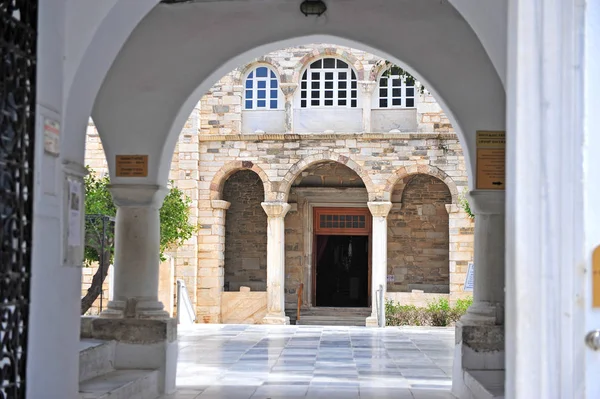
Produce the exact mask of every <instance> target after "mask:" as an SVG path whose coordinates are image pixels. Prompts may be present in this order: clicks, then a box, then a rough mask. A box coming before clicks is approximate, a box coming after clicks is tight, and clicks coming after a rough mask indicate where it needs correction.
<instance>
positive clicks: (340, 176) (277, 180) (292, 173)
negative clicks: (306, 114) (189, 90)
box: [86, 44, 473, 323]
mask: <svg viewBox="0 0 600 399" xmlns="http://www.w3.org/2000/svg"><path fill="white" fill-rule="evenodd" d="M324 57H337V58H341V59H344V60H345V61H347V62H348V63H349V64H350V65H352V67H353V68H354V70H355V71H356V74H357V80H358V82H359V85H358V86H359V104H358V108H363V113H362V116H363V130H364V132H360V133H349V132H342V131H340V132H334V133H332V132H330V131H329V128H328V127H327V126H325V125H323V126H322V127H321V125H319V131H318V132H312V131H311V132H307V133H303V134H294V133H293V131H294V129H293V126H294V122H293V117H294V115H296V116H297V114H295V113H294V112H293V111H294V109H297V108H298V107H299V105H298V104H299V101H297V100H298V98H297V97H298V96H299V90H297V87H298V84H297V83H298V82H299V80H300V76H301V73H302V71H303V68H305V67H306V66H307V65H309V64H310V63H311V62H312V61H314V60H316V59H318V58H324ZM258 65H267V66H269V67H271V68H272V69H273V70H274V71H275V72H276V73H277V75H278V78H279V82H280V87H279V89H280V90H281V96H280V101H282V105H283V103H285V104H284V105H285V107H282V108H281V109H280V110H278V112H285V113H286V123H285V124H286V133H282V134H268V133H266V134H265V133H260V132H254V133H250V134H248V133H247V132H243V131H242V119H243V113H244V112H245V111H243V109H242V96H243V90H244V89H243V80H244V78H245V75H246V74H247V72H249V71H250V70H251V69H253V68H254V67H256V66H258ZM384 69H385V62H384V60H383V59H381V58H379V57H376V56H374V55H372V54H368V53H365V52H362V51H359V50H354V49H350V48H346V47H343V46H332V45H328V44H311V45H306V46H300V47H296V48H288V49H282V50H280V51H275V52H272V53H269V54H266V55H265V56H263V57H260V58H258V59H255V60H252V61H250V62H249V63H247V64H245V65H242V66H240V67H239V68H238V69H236V70H234V71H232V72H231V73H229V74H227V75H226V76H224V77H223V78H222V79H220V80H219V81H218V82H217V83H216V84H215V85H214V86H213V87H212V88H211V89H210V90H209V91H208V92H207V93H206V95H205V96H203V97H202V98H201V99H200V101H199V102H198V104H197V106H196V108H195V109H194V110H193V111H192V113H191V115H190V117H189V119H188V120H187V122H186V124H185V126H184V127H183V129H182V132H181V135H180V137H179V140H178V142H177V146H176V149H175V152H174V155H173V162H172V165H171V172H170V176H169V177H170V180H172V182H173V184H174V185H176V186H177V187H179V188H180V189H182V190H183V191H184V192H185V193H186V195H188V196H189V197H190V198H191V199H192V206H191V209H190V211H191V218H190V220H191V222H192V223H194V224H196V225H197V226H198V233H197V235H195V236H194V237H192V238H191V239H190V240H188V241H187V242H186V243H185V244H184V245H183V246H181V247H180V248H178V249H177V250H176V251H175V253H174V254H173V256H174V257H175V261H174V267H175V272H174V278H175V279H183V280H184V281H185V283H186V285H187V287H188V289H189V294H190V296H191V299H192V302H193V303H194V305H195V306H196V309H197V314H198V319H199V321H200V322H204V323H208V322H219V321H221V317H222V299H223V296H222V291H223V287H224V285H225V282H226V280H227V282H228V283H229V285H230V287H229V288H230V289H232V290H235V289H236V287H233V286H231V282H232V281H230V280H229V277H228V276H226V270H225V267H224V266H225V263H227V269H228V268H229V264H230V263H231V264H234V263H236V262H237V266H235V267H239V268H241V269H239V270H245V272H244V273H246V277H244V278H243V280H244V281H245V282H244V284H245V285H250V286H252V289H253V291H255V290H256V289H264V285H263V286H262V287H263V288H261V287H258V286H255V285H252V284H253V283H254V281H252V280H253V279H256V280H260V281H264V280H265V278H266V273H265V270H266V269H265V267H266V263H265V261H264V260H263V259H264V258H266V244H265V245H264V246H263V248H265V250H264V252H263V256H264V258H260V259H259V260H258V269H255V267H256V261H255V259H258V258H257V257H256V256H254V255H252V256H251V257H249V258H252V259H254V260H246V262H245V263H244V260H243V259H242V258H240V257H239V256H238V257H237V258H235V257H234V256H233V254H232V253H229V254H226V251H227V249H226V231H227V232H228V233H229V232H230V231H236V229H237V231H238V232H239V231H240V230H239V229H240V223H241V224H242V225H243V223H244V217H243V215H242V216H241V215H240V214H239V212H238V211H237V210H236V208H237V206H236V205H235V202H236V200H233V201H232V205H231V208H233V209H231V208H229V207H230V205H229V203H228V202H227V201H223V199H224V196H223V194H224V189H225V187H226V182H227V180H228V178H229V177H230V176H231V175H232V174H234V173H235V172H236V171H238V170H251V171H253V172H255V173H256V175H258V176H259V178H260V186H261V188H262V187H264V189H265V191H264V196H263V197H262V198H260V199H259V198H258V195H257V196H256V198H255V199H253V201H254V202H255V203H258V204H259V206H260V201H265V200H266V201H288V202H290V203H291V204H292V206H293V208H292V211H290V212H289V213H288V215H287V217H286V230H285V235H286V280H285V293H286V298H285V299H286V303H287V304H288V306H290V307H294V306H295V303H296V300H297V297H296V290H297V288H298V286H299V284H300V283H304V285H305V288H304V293H305V294H304V295H305V297H304V302H305V303H306V301H307V300H308V296H309V295H310V293H309V291H310V289H309V284H310V278H311V275H310V270H309V266H310V257H311V254H310V252H309V250H310V239H309V240H307V239H306V237H307V234H306V231H307V230H308V229H310V226H309V212H310V208H309V204H310V203H311V201H312V202H315V201H316V202H319V201H321V202H327V201H333V203H336V202H337V203H341V202H344V201H345V202H348V201H349V202H351V203H352V204H353V206H366V202H367V201H369V200H370V201H374V200H375V201H377V200H383V201H388V200H392V201H393V202H398V203H399V202H401V201H402V199H401V198H399V199H397V198H392V197H393V191H394V188H395V187H396V186H398V185H401V184H402V181H403V179H404V178H405V177H406V176H411V175H414V174H419V173H420V174H427V175H431V176H434V177H436V178H439V179H441V180H443V182H444V184H446V185H448V187H449V188H450V191H451V194H452V204H451V205H449V206H448V207H446V209H447V211H448V219H449V262H448V264H449V272H450V278H449V280H450V281H449V286H450V289H449V290H450V297H451V298H452V297H459V296H465V295H470V293H464V292H463V291H462V287H463V283H464V278H465V274H466V271H467V267H468V266H467V265H468V262H469V261H472V257H473V253H472V252H473V222H472V220H470V219H469V218H468V217H467V216H466V214H465V213H464V212H463V211H462V210H461V209H460V208H459V207H458V205H457V204H456V198H457V195H458V193H459V192H460V191H463V190H465V189H466V188H467V173H466V168H465V164H464V159H463V154H462V148H461V145H460V143H459V142H458V138H457V137H456V135H455V134H454V132H453V129H452V126H451V124H450V122H449V120H448V118H447V116H446V115H445V114H444V113H443V111H442V109H441V108H440V106H439V104H438V103H437V102H436V101H435V99H434V98H433V97H432V96H431V95H430V94H429V92H428V91H427V90H425V91H424V93H422V94H420V95H418V96H417V98H416V103H415V108H414V109H389V111H390V112H389V113H388V111H385V114H386V118H391V120H392V119H393V120H396V119H397V120H398V121H401V120H402V118H407V117H409V118H413V120H414V119H416V121H415V123H412V126H413V128H412V130H407V131H404V130H402V132H399V131H397V130H392V131H390V132H383V133H379V132H373V131H371V130H369V129H367V128H368V127H369V126H371V125H370V124H369V122H368V121H369V119H370V118H371V117H370V116H369V108H370V107H372V109H373V111H376V109H377V106H376V105H375V104H376V99H377V98H376V97H377V83H376V82H377V80H378V77H379V75H380V73H381V72H382V71H383V70H384ZM371 97H372V100H369V98H371ZM330 111H331V112H334V113H335V112H336V110H335V109H333V108H332V109H331V110H330ZM379 111H380V112H383V111H382V110H379ZM261 117H262V116H261ZM296 122H299V121H296ZM316 123H320V122H319V121H316ZM415 126H416V128H415ZM86 164H87V165H90V166H91V167H92V169H94V170H95V171H96V173H99V174H101V175H102V174H105V173H107V162H106V160H105V158H104V152H103V151H102V145H101V143H100V139H99V136H98V134H97V131H96V129H95V127H94V125H93V123H92V122H91V120H90V125H89V127H88V136H87V147H86ZM399 181H400V183H399V184H397V183H398V182H399ZM332 187H337V188H340V187H343V188H345V189H346V190H349V191H346V192H335V191H334V192H329V193H325V194H326V195H322V194H323V193H321V194H317V193H315V192H312V191H310V190H312V188H321V189H325V190H330V189H331V188H332ZM302 190H305V191H302ZM306 190H308V191H306ZM352 190H355V191H352ZM356 190H358V191H356ZM230 194H233V193H230ZM230 194H227V195H226V197H227V198H230V197H231V195H230ZM255 194H256V193H255ZM288 196H289V198H288ZM228 201H229V200H228ZM255 208H256V207H254V208H252V209H255ZM256 209H257V213H256V214H257V215H261V217H264V221H261V222H256V223H255V226H257V228H259V227H260V228H264V229H265V230H264V232H258V231H256V234H254V235H255V236H257V237H258V236H261V237H263V238H264V240H265V241H264V242H265V243H266V215H265V213H264V211H263V210H262V209H258V208H256ZM257 217H258V216H257ZM226 224H227V226H226ZM244 228H245V227H243V226H242V229H244ZM230 238H231V236H229V239H230ZM261 245H262V244H261ZM229 247H230V248H235V244H233V245H229ZM226 257H227V261H226V259H225V258H226ZM248 270H255V271H258V272H260V273H259V274H260V275H259V274H256V273H255V274H252V276H251V275H250V273H247V271H248ZM239 284H240V282H238V283H237V286H239ZM261 284H262V283H261ZM446 285H447V282H446Z"/></svg>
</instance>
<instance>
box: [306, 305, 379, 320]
mask: <svg viewBox="0 0 600 399" xmlns="http://www.w3.org/2000/svg"><path fill="white" fill-rule="evenodd" d="M370 315H371V308H325V307H318V308H310V309H306V310H301V311H300V318H302V317H303V316H332V317H337V316H356V317H359V316H361V317H362V316H364V317H369V316H370Z"/></svg>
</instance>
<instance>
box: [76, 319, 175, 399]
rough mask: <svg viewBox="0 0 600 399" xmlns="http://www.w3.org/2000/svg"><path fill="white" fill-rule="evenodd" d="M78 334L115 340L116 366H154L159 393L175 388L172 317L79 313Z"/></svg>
mask: <svg viewBox="0 0 600 399" xmlns="http://www.w3.org/2000/svg"><path fill="white" fill-rule="evenodd" d="M81 338H87V339H98V340H103V341H116V346H115V354H114V356H115V358H114V364H113V367H114V368H115V369H117V370H120V369H127V370H131V369H140V370H141V369H143V370H148V369H155V370H157V371H158V392H159V394H161V395H162V394H171V393H173V392H175V389H176V385H175V382H176V375H177V354H178V346H177V321H176V320H175V319H172V318H167V319H163V320H139V319H120V320H116V319H103V318H100V317H82V318H81Z"/></svg>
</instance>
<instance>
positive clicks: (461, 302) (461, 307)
mask: <svg viewBox="0 0 600 399" xmlns="http://www.w3.org/2000/svg"><path fill="white" fill-rule="evenodd" d="M472 304H473V298H472V297H469V298H464V299H457V300H456V303H455V304H454V309H456V310H457V311H458V312H461V314H465V313H467V309H468V308H469V306H471V305H472Z"/></svg>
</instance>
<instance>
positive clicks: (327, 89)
mask: <svg viewBox="0 0 600 399" xmlns="http://www.w3.org/2000/svg"><path fill="white" fill-rule="evenodd" d="M357 94H358V90H357V83H356V73H355V72H354V70H353V69H352V67H350V65H348V63H346V62H344V61H342V60H338V59H336V58H324V59H321V60H317V61H315V62H313V63H312V64H310V66H309V67H308V68H307V69H306V70H305V71H304V74H303V75H302V81H301V84H300V107H301V108H307V107H333V106H339V107H351V108H356V106H357Z"/></svg>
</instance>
